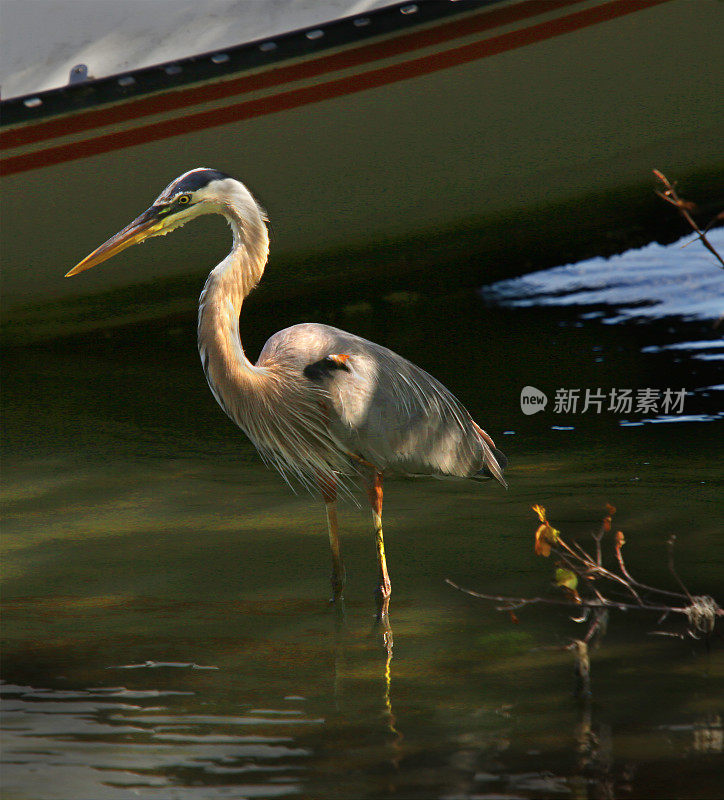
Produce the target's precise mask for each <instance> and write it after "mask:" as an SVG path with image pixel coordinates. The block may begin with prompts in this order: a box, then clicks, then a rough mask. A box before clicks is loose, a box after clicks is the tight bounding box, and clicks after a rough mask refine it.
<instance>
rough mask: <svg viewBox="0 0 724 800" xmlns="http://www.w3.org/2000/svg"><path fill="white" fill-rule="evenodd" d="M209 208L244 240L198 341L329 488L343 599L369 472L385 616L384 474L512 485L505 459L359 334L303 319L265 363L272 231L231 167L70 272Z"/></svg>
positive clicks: (311, 483) (160, 202)
mask: <svg viewBox="0 0 724 800" xmlns="http://www.w3.org/2000/svg"><path fill="white" fill-rule="evenodd" d="M202 214H221V215H223V216H224V217H226V219H227V221H228V223H229V225H230V226H231V230H232V233H233V237H234V243H233V246H232V249H231V252H230V253H229V255H228V256H227V257H226V258H225V259H224V260H223V261H222V262H221V263H220V264H219V265H218V266H217V267H215V269H214V270H212V272H211V274H210V275H209V277H208V280H207V281H206V286H205V287H204V290H203V292H202V293H201V298H200V302H199V321H198V345H199V352H200V354H201V363H202V364H203V368H204V372H205V373H206V379H207V380H208V383H209V386H210V387H211V391H212V392H213V393H214V397H216V399H217V401H218V402H219V405H220V406H221V407H222V408H223V409H224V411H225V412H226V413H227V414H228V416H229V417H231V419H232V420H233V421H234V422H236V424H237V425H238V426H239V427H240V428H242V430H244V432H245V433H246V434H247V435H248V437H249V438H250V439H251V441H252V442H253V443H254V445H255V446H256V448H257V449H258V450H259V453H260V454H261V456H262V458H263V459H264V460H265V461H266V462H267V463H270V464H273V465H274V466H275V467H276V468H277V469H278V470H279V471H280V472H281V473H282V475H283V476H284V477H285V478H286V479H287V480H289V479H290V478H294V479H297V480H299V481H300V482H301V483H302V484H304V485H305V486H307V487H308V488H315V487H316V488H318V489H319V491H320V492H321V494H322V497H323V499H324V502H325V504H326V508H327V521H328V525H329V541H330V544H331V548H332V564H333V573H332V588H333V592H334V597H335V599H338V598H340V597H341V594H342V589H343V587H344V580H345V572H344V565H343V563H342V556H341V554H340V547H339V536H338V523H337V511H336V499H337V492H338V490H339V489H340V488H341V489H343V490H344V489H346V488H347V486H348V480H349V478H353V477H357V478H361V479H362V481H363V483H364V484H365V486H366V488H367V491H368V495H369V499H370V504H371V505H372V515H373V520H374V528H375V539H376V545H377V561H378V565H379V586H378V590H377V591H378V596H379V615H380V617H386V615H387V608H388V604H389V596H390V579H389V576H388V574H387V565H386V562H385V550H384V540H383V537H382V476H383V474H384V475H389V474H401V475H436V476H455V477H460V478H473V479H483V478H489V477H494V478H496V479H497V480H498V481H499V482H500V483H501V484H503V485H504V486H505V485H506V484H505V480H504V478H503V468H504V467H505V463H506V462H505V457H504V456H503V454H502V453H500V452H499V451H497V450H495V445H494V443H493V441H492V439H491V438H490V437H489V436H488V434H487V433H485V431H483V430H482V428H480V427H479V426H478V425H477V424H476V423H475V422H474V421H473V419H472V417H471V416H470V414H469V413H468V412H467V410H466V409H465V408H464V407H463V406H462V405H461V403H460V402H459V401H458V400H457V399H456V398H455V397H453V395H452V394H451V393H450V392H449V391H448V390H447V389H446V388H445V387H444V386H443V385H442V384H440V383H439V382H438V381H436V380H435V378H433V377H432V376H431V375H428V373H427V372H424V371H423V370H422V369H420V368H419V367H416V366H415V365H414V364H412V363H410V362H409V361H407V360H406V359H404V358H402V357H400V356H398V355H397V354H396V353H393V352H392V351H390V350H388V349H386V348H385V347H380V345H377V344H373V343H372V342H368V341H367V340H365V339H362V338H360V337H359V336H354V335H353V334H350V333H345V332H344V331H341V330H338V329H337V328H332V327H329V326H328V325H319V324H314V323H303V324H301V325H294V326H292V327H291V328H286V329H285V330H283V331H279V333H275V334H274V335H273V336H272V337H271V338H270V339H269V340H268V341H267V343H266V344H265V345H264V348H263V350H262V352H261V354H260V356H259V359H258V360H257V362H256V364H252V363H251V362H250V361H249V360H248V359H247V357H246V355H245V354H244V350H243V348H242V344H241V340H240V338H239V311H240V309H241V305H242V303H243V301H244V298H245V297H246V296H247V295H248V294H249V292H251V290H252V289H253V288H254V287H255V286H256V284H257V283H258V282H259V279H260V278H261V276H262V273H263V272H264V267H265V265H266V261H267V254H268V251H269V237H268V233H267V228H266V225H265V216H264V212H263V211H262V209H261V208H260V207H259V205H258V204H257V203H256V201H255V200H254V198H253V197H252V195H251V194H250V192H249V191H248V190H247V188H246V187H245V186H244V185H243V184H241V183H239V181H237V180H235V179H234V178H231V177H230V176H228V175H225V174H224V173H222V172H217V171H216V170H211V169H203V168H201V169H194V170H191V171H190V172H187V173H185V174H184V175H181V177H179V178H177V179H176V180H175V181H173V183H171V184H169V186H167V187H166V189H164V191H163V192H162V193H161V194H160V195H159V196H158V198H156V200H155V201H154V203H153V205H152V206H151V207H150V208H149V209H147V210H146V211H144V212H143V214H141V215H140V216H139V217H137V218H136V219H135V220H133V222H131V223H130V225H128V226H127V227H125V228H124V229H123V230H122V231H120V232H119V233H117V234H116V235H115V236H113V237H111V238H110V239H109V240H108V241H107V242H105V244H102V245H101V246H100V247H98V248H97V249H96V250H94V251H93V252H92V253H91V254H90V255H89V256H87V257H86V258H85V259H83V261H81V262H80V263H79V264H78V265H77V266H76V267H74V268H73V269H72V270H70V272H68V276H70V275H75V274H77V273H79V272H82V271H83V270H86V269H89V268H90V267H93V266H95V265H96V264H100V263H101V262H102V261H105V260H106V259H107V258H110V257H111V256H113V255H115V254H116V253H119V252H120V251H121V250H123V249H125V248H126V247H129V246H130V245H132V244H138V243H139V242H142V241H144V240H145V239H148V238H149V237H152V236H160V235H165V234H167V233H169V232H170V231H172V230H174V229H175V228H178V227H180V226H181V225H183V224H184V223H186V222H188V221H189V220H190V219H193V218H194V217H198V216H200V215H202Z"/></svg>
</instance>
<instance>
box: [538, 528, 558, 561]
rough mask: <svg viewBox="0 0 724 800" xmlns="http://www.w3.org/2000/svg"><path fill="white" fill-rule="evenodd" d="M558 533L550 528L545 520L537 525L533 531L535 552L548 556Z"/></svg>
mask: <svg viewBox="0 0 724 800" xmlns="http://www.w3.org/2000/svg"><path fill="white" fill-rule="evenodd" d="M560 535H561V532H560V531H557V530H556V529H555V528H552V527H551V526H550V525H549V524H548V523H547V522H546V523H545V524H544V525H539V526H538V530H537V531H536V532H535V548H534V549H535V554H536V555H537V556H544V557H545V558H548V556H549V555H550V554H551V545H552V544H555V543H556V542H557V541H558V538H559V536H560Z"/></svg>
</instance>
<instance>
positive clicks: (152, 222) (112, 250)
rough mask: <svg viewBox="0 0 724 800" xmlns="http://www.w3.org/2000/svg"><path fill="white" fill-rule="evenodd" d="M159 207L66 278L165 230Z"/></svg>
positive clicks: (116, 237)
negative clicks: (162, 229)
mask: <svg viewBox="0 0 724 800" xmlns="http://www.w3.org/2000/svg"><path fill="white" fill-rule="evenodd" d="M159 210H160V208H159V207H156V206H151V208H149V209H147V210H146V211H144V212H143V214H141V216H140V217H136V219H134V220H133V222H132V223H131V224H130V225H126V227H125V228H124V229H123V230H122V231H119V232H118V233H117V234H116V235H115V236H111V238H110V239H109V240H108V241H107V242H104V243H103V244H102V245H101V246H100V247H96V249H95V250H94V251H93V252H92V253H91V254H90V255H88V256H86V257H85V258H84V259H83V260H82V261H81V262H80V263H79V264H76V265H75V266H74V267H73V269H72V270H70V272H67V273H66V274H65V277H66V278H70V277H71V275H77V274H78V273H79V272H85V270H87V269H90V268H91V267H95V266H96V265H97V264H101V263H102V262H103V261H107V260H108V259H109V258H111V257H112V256H115V255H116V254H117V253H120V252H121V250H125V249H126V248H127V247H130V246H131V245H134V244H139V243H140V242H142V241H143V240H144V239H148V237H149V236H153V235H154V234H156V233H158V232H159V231H160V230H161V228H163V219H162V218H160V216H159Z"/></svg>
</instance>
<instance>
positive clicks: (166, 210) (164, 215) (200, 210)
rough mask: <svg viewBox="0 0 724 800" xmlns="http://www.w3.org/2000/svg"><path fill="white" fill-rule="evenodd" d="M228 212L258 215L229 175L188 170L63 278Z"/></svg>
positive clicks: (211, 170)
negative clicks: (197, 220) (198, 219)
mask: <svg viewBox="0 0 724 800" xmlns="http://www.w3.org/2000/svg"><path fill="white" fill-rule="evenodd" d="M232 210H236V213H237V214H239V213H240V212H242V213H243V212H245V211H248V213H249V214H252V213H253V212H256V215H257V217H258V216H259V215H260V213H261V212H260V209H259V207H258V206H257V205H256V202H255V201H254V198H253V197H252V196H251V193H250V192H249V191H248V190H247V188H246V187H245V186H244V185H243V184H242V183H240V182H239V181H237V180H235V179H234V178H232V177H231V176H230V175H226V174H225V173H224V172H219V171H218V170H215V169H206V168H205V167H199V168H198V169H192V170H191V171H190V172H185V173H184V174H183V175H181V176H180V177H179V178H176V180H175V181H173V182H172V183H170V184H169V185H168V186H167V187H166V188H165V189H164V190H163V192H161V194H160V195H159V196H158V197H157V198H156V199H155V200H154V202H153V205H152V206H151V207H150V208H148V209H147V210H146V211H144V212H143V214H141V215H140V216H138V217H136V219H134V220H133V222H131V223H130V224H129V225H126V227H125V228H124V229H123V230H122V231H119V232H118V233H117V234H116V235H115V236H112V237H111V238H110V239H109V240H108V241H107V242H104V243H103V244H102V245H101V246H100V247H97V248H96V249H95V250H94V251H93V252H92V253H91V254H90V255H88V256H86V257H85V258H84V259H83V260H82V261H81V262H80V263H79V264H76V266H75V267H73V269H72V270H70V272H68V273H67V274H66V276H65V277H66V278H69V277H70V276H71V275H77V274H78V273H79V272H83V271H85V270H87V269H90V268H91V267H95V266H96V264H100V263H101V262H103V261H106V260H107V259H109V258H111V257H112V256H114V255H116V253H120V252H121V250H125V249H126V248H127V247H130V246H131V245H133V244H140V243H141V242H143V241H145V240H146V239H150V238H151V237H152V236H165V235H166V234H167V233H170V232H171V231H173V230H175V229H176V228H180V227H181V226H182V225H185V224H186V223H187V222H188V221H189V220H190V219H193V218H194V217H198V216H200V215H201V214H214V213H217V214H224V215H225V216H227V217H231V212H232Z"/></svg>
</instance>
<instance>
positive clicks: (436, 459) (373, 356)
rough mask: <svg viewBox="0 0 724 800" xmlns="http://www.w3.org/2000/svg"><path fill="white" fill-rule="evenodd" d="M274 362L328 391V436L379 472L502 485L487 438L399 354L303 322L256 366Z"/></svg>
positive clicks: (276, 339)
mask: <svg viewBox="0 0 724 800" xmlns="http://www.w3.org/2000/svg"><path fill="white" fill-rule="evenodd" d="M334 356H338V357H339V356H341V357H343V358H341V359H335V358H334ZM344 357H346V358H344ZM280 358H282V359H284V360H285V361H286V362H287V363H289V362H290V361H294V362H295V363H296V365H297V366H298V368H299V370H300V372H301V373H302V375H303V376H304V378H305V379H306V380H308V381H309V382H310V383H311V384H313V385H314V386H315V388H319V387H321V388H323V389H324V390H326V393H327V397H328V403H329V406H330V410H329V412H330V413H329V418H330V427H331V432H332V434H333V436H334V437H335V439H336V440H337V441H338V442H339V443H340V447H341V448H343V449H345V450H346V451H347V452H349V453H352V454H354V455H355V456H358V457H360V458H362V459H364V460H365V461H369V462H370V463H372V464H374V465H375V466H376V467H377V469H379V470H380V471H384V472H385V473H388V474H389V473H399V474H404V475H440V476H442V475H450V476H456V477H476V476H479V474H480V473H484V474H488V475H492V476H493V477H495V478H497V480H499V481H500V482H501V483H502V484H503V485H506V484H505V480H504V478H503V475H502V470H501V467H500V464H499V463H498V460H497V459H496V456H495V455H494V453H493V448H494V444H493V442H492V439H490V437H489V436H488V435H487V434H486V433H485V432H484V431H483V430H482V429H481V428H480V427H479V426H477V425H476V423H475V422H474V421H473V419H472V418H471V416H470V414H469V413H468V411H467V410H466V409H465V407H464V406H463V405H462V404H461V403H460V402H459V401H458V400H457V398H456V397H455V396H454V395H453V394H452V393H451V392H449V391H448V390H447V389H446V388H445V387H444V386H443V385H442V384H441V383H440V382H439V381H438V380H436V379H435V378H433V377H432V375H430V374H428V373H427V372H425V371H424V370H422V369H420V368H419V367H417V366H415V364H413V363H411V362H410V361H408V360H407V359H405V358H402V357H401V356H399V355H397V353H394V352H392V351H391V350H388V349H387V348H386V347H381V346H380V345H378V344H375V343H374V342H369V341H367V340H366V339H363V338H361V337H359V336H354V335H353V334H350V333H346V332H345V331H341V330H339V329H337V328H332V327H330V326H327V325H318V324H311V323H307V324H302V325H295V326H293V327H292V328H287V329H286V330H284V331H280V332H279V333H277V334H275V335H274V336H273V337H272V338H271V339H270V340H269V341H268V342H267V344H266V345H265V347H264V350H263V351H262V353H261V355H260V357H259V361H258V364H260V365H261V364H263V362H264V361H265V360H275V361H276V360H279V359H280ZM501 455H502V454H501Z"/></svg>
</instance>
